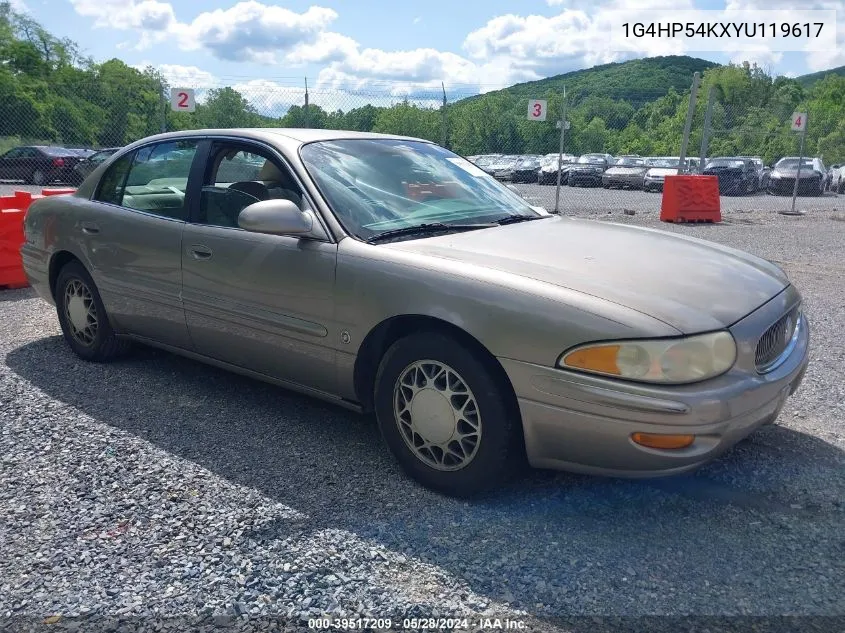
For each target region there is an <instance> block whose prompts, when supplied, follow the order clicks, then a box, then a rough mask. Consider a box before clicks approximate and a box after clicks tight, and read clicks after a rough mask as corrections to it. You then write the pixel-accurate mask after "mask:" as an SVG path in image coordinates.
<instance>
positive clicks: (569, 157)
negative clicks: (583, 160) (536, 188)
mask: <svg viewBox="0 0 845 633" xmlns="http://www.w3.org/2000/svg"><path fill="white" fill-rule="evenodd" d="M577 160H578V157H577V156H575V155H574V154H563V155H560V154H546V155H545V156H544V157H543V160H542V162H541V164H540V169H539V170H538V172H537V182H539V183H540V184H541V185H556V184H557V172H558V171H560V182H561V184H564V185H565V184H566V183H567V181H568V179H569V168H570V167H571V166H572V164H573V163H575V162H576V161H577Z"/></svg>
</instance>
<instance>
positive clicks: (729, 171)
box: [702, 156, 760, 196]
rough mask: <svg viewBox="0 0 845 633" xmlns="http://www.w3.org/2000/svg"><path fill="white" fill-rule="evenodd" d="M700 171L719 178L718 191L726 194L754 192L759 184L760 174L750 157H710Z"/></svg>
mask: <svg viewBox="0 0 845 633" xmlns="http://www.w3.org/2000/svg"><path fill="white" fill-rule="evenodd" d="M702 173H703V174H704V175H705V176H716V177H717V178H718V179H719V193H720V194H722V195H726V196H730V195H734V196H736V195H746V194H751V193H756V192H757V190H758V189H759V186H760V174H759V173H758V171H757V167H756V166H755V165H754V163H752V162H751V160H750V159H743V158H732V157H728V156H719V157H716V158H711V159H710V160H709V161H707V163H706V164H705V166H704V170H703V171H702Z"/></svg>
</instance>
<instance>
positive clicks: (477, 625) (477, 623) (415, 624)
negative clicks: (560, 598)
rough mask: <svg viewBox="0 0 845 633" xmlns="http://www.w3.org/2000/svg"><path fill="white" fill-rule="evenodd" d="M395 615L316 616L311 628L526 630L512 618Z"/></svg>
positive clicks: (347, 629) (521, 623) (523, 625)
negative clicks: (397, 616)
mask: <svg viewBox="0 0 845 633" xmlns="http://www.w3.org/2000/svg"><path fill="white" fill-rule="evenodd" d="M399 625H400V621H399V620H396V621H394V620H392V619H391V618H313V619H309V620H308V628H309V629H315V630H323V631H327V630H343V631H355V630H358V631H361V630H367V631H372V630H376V631H378V630H388V629H393V628H394V627H396V628H401V629H402V630H406V631H415V630H427V631H431V630H443V631H460V630H473V631H479V630H499V631H521V630H525V629H526V628H527V627H526V624H525V622H523V621H522V620H512V619H509V618H404V619H403V620H401V627H399Z"/></svg>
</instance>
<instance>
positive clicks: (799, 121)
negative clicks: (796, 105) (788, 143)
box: [792, 112, 807, 132]
mask: <svg viewBox="0 0 845 633" xmlns="http://www.w3.org/2000/svg"><path fill="white" fill-rule="evenodd" d="M806 129H807V113H806V112H793V113H792V131H793V132H803V131H805V130H806Z"/></svg>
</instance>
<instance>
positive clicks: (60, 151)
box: [39, 147, 78, 156]
mask: <svg viewBox="0 0 845 633" xmlns="http://www.w3.org/2000/svg"><path fill="white" fill-rule="evenodd" d="M39 149H40V150H41V152H42V153H44V154H47V156H73V155H74V154H75V153H76V152H77V151H78V150H69V149H67V148H65V147H41V148H39Z"/></svg>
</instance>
